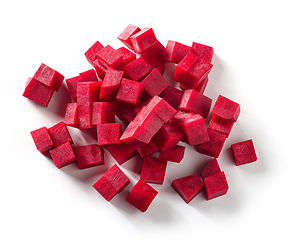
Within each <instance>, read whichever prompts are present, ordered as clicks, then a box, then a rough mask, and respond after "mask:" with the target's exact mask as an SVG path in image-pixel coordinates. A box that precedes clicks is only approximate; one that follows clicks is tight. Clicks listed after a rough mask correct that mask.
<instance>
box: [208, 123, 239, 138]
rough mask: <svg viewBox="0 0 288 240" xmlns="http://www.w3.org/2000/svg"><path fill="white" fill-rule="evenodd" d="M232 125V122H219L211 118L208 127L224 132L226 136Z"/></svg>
mask: <svg viewBox="0 0 288 240" xmlns="http://www.w3.org/2000/svg"><path fill="white" fill-rule="evenodd" d="M233 125H234V122H228V123H219V122H216V121H214V120H213V119H211V120H210V123H209V125H208V128H210V129H213V130H215V131H218V132H221V133H224V134H226V136H227V137H228V136H229V134H230V132H231V130H232V127H233Z"/></svg>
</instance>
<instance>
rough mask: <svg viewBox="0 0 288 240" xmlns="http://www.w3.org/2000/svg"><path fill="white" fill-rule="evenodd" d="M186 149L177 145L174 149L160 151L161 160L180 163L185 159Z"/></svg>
mask: <svg viewBox="0 0 288 240" xmlns="http://www.w3.org/2000/svg"><path fill="white" fill-rule="evenodd" d="M184 152H185V147H183V146H180V145H176V146H175V147H173V148H169V149H166V150H164V151H162V150H160V152H159V158H160V159H163V160H165V161H169V162H175V163H180V162H181V160H182V159H183V157H184Z"/></svg>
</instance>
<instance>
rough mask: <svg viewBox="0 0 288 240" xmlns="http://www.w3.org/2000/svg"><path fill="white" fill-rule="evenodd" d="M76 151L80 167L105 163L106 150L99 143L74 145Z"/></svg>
mask: <svg viewBox="0 0 288 240" xmlns="http://www.w3.org/2000/svg"><path fill="white" fill-rule="evenodd" d="M74 152H75V155H76V158H77V164H78V167H79V168H80V169H85V168H90V167H94V166H99V165H103V164H104V150H103V149H102V148H101V147H100V146H98V145H97V144H90V145H85V146H80V147H74Z"/></svg>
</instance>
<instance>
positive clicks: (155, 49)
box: [142, 40, 166, 63]
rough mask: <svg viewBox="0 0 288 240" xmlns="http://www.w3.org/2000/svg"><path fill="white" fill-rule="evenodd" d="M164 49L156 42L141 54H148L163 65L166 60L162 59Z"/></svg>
mask: <svg viewBox="0 0 288 240" xmlns="http://www.w3.org/2000/svg"><path fill="white" fill-rule="evenodd" d="M164 53H165V47H164V46H163V45H162V43H160V42H159V41H158V40H157V42H155V43H154V44H153V45H152V46H150V47H149V48H147V49H146V50H145V51H144V52H143V53H142V54H144V55H145V54H148V55H150V56H152V57H154V58H156V59H157V60H158V61H159V62H161V63H165V62H166V59H165V57H164Z"/></svg>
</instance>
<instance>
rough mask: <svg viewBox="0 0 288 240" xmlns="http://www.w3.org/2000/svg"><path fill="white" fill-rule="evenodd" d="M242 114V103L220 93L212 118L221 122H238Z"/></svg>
mask: <svg viewBox="0 0 288 240" xmlns="http://www.w3.org/2000/svg"><path fill="white" fill-rule="evenodd" d="M239 114H240V105H239V104H238V103H236V102H234V101H232V100H230V99H228V98H226V97H224V96H222V95H219V96H218V98H217V100H216V102H215V105H214V107H213V109H212V111H211V115H212V119H213V120H215V121H217V122H220V123H228V122H236V121H237V119H238V117H239Z"/></svg>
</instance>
